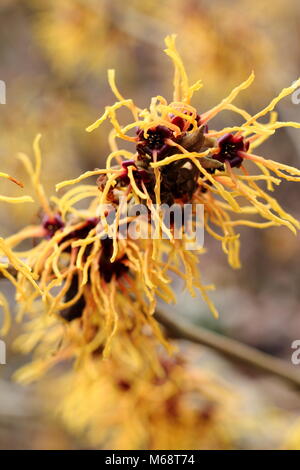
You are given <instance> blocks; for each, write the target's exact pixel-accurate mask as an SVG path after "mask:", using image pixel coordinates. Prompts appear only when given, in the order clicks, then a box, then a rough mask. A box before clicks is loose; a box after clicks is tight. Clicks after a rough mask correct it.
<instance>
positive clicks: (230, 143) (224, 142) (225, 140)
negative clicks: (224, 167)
mask: <svg viewBox="0 0 300 470" xmlns="http://www.w3.org/2000/svg"><path fill="white" fill-rule="evenodd" d="M218 146H219V153H218V154H216V155H214V159H215V160H218V161H219V162H222V163H225V162H226V161H228V162H229V163H230V166H231V168H234V167H237V168H239V167H240V166H241V164H242V162H243V157H242V156H241V155H240V152H247V150H248V149H249V142H247V141H246V140H245V138H244V137H243V136H234V135H233V134H225V135H223V136H222V137H221V138H220V139H219V140H218Z"/></svg>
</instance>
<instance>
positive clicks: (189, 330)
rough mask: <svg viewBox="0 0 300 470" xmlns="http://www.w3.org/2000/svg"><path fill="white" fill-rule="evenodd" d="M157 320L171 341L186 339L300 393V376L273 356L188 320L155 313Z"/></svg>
mask: <svg viewBox="0 0 300 470" xmlns="http://www.w3.org/2000/svg"><path fill="white" fill-rule="evenodd" d="M155 317H156V319H157V320H158V321H159V323H160V324H161V325H163V326H164V327H165V329H166V331H167V333H168V334H169V335H170V336H172V337H175V338H181V339H186V340H189V341H192V342H193V343H198V344H202V345H204V346H207V347H209V348H212V349H214V350H215V351H217V352H219V353H221V354H223V355H225V356H227V357H228V358H229V359H231V360H234V361H237V362H240V363H244V364H247V365H249V366H252V367H255V368H256V369H260V370H261V371H263V372H266V373H270V374H272V375H275V376H277V377H279V378H280V379H283V380H286V381H287V382H289V383H290V384H291V385H293V386H294V387H296V388H299V389H300V373H299V372H298V371H296V370H295V368H294V367H293V366H292V365H291V364H289V363H288V362H286V361H284V360H282V359H279V358H275V357H273V356H270V355H269V354H266V353H264V352H262V351H259V350H258V349H256V348H253V347H251V346H248V345H245V344H242V343H240V342H239V341H237V340H234V339H231V338H227V337H225V336H222V335H220V334H218V333H215V332H212V331H209V330H207V329H206V328H203V327H200V326H196V325H192V324H190V323H189V322H187V321H186V320H182V319H181V318H178V316H177V315H174V314H170V313H167V312H166V311H163V310H156V314H155Z"/></svg>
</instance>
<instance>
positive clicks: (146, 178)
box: [118, 160, 151, 186]
mask: <svg viewBox="0 0 300 470" xmlns="http://www.w3.org/2000/svg"><path fill="white" fill-rule="evenodd" d="M130 166H134V168H135V170H134V180H135V181H136V183H137V184H138V186H140V185H141V183H142V182H143V183H145V184H147V183H149V182H150V181H151V174H150V172H149V171H148V170H146V169H144V168H141V169H140V168H139V167H138V166H137V164H136V162H135V161H134V160H125V161H124V162H122V168H123V172H122V173H121V175H120V176H119V177H118V182H119V183H120V184H121V186H127V185H129V184H130V180H129V177H128V167H130Z"/></svg>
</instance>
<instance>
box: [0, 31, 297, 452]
mask: <svg viewBox="0 0 300 470" xmlns="http://www.w3.org/2000/svg"><path fill="white" fill-rule="evenodd" d="M166 46H167V49H166V50H165V52H166V54H167V55H168V56H169V57H170V58H171V59H172V61H173V64H174V69H175V73H174V96H173V101H172V102H171V103H168V102H167V100H166V99H165V98H164V97H162V96H156V97H154V98H152V100H151V103H150V106H149V109H140V108H139V107H138V106H137V105H136V104H135V103H134V102H133V100H132V99H125V98H124V97H123V96H122V95H121V93H120V92H119V90H118V89H117V87H116V84H115V76H114V71H112V70H110V71H109V75H108V77H109V83H110V86H111V88H112V91H113V92H114V94H115V95H116V97H117V100H118V101H117V102H116V103H115V104H113V105H111V106H107V107H106V109H105V112H104V114H103V115H102V116H101V117H100V118H99V119H98V120H97V121H96V122H95V123H94V124H93V125H91V126H90V127H89V128H88V131H93V130H94V129H96V128H97V127H98V126H99V125H100V124H102V123H103V122H104V121H105V120H107V119H109V120H110V122H111V124H112V130H111V132H110V134H109V143H110V145H111V153H110V155H109V156H108V158H107V163H106V168H105V169H96V170H93V171H88V172H86V173H84V174H82V175H80V176H79V177H78V178H76V179H73V180H68V181H64V182H61V183H59V184H58V185H57V190H60V189H62V188H64V187H67V186H72V185H75V186H74V187H72V188H71V189H69V190H68V191H66V192H65V193H64V194H63V195H62V196H60V197H58V196H54V197H52V198H51V200H50V201H48V199H47V197H46V195H45V192H44V189H43V186H42V184H41V182H40V175H41V151H40V145H39V142H40V136H37V138H36V139H35V142H34V155H35V164H34V165H33V164H32V162H31V160H30V159H29V158H28V157H27V156H26V155H24V154H20V155H19V158H20V160H21V161H22V162H23V164H24V166H25V168H26V169H27V171H28V173H29V175H30V176H31V179H32V184H33V186H34V188H35V191H36V194H37V197H38V200H39V203H40V205H41V207H42V211H43V216H42V220H41V223H40V224H39V225H36V226H28V227H25V228H24V229H23V230H21V231H20V232H19V233H16V234H14V235H12V236H11V237H8V238H7V239H6V240H5V242H4V241H2V240H1V244H0V250H1V252H2V253H3V256H6V257H7V260H8V261H9V262H10V263H11V264H12V265H13V267H14V268H15V270H16V271H17V276H16V279H15V278H14V277H13V276H12V275H11V274H10V273H9V272H8V271H7V269H6V268H5V267H1V266H0V269H1V272H3V274H4V275H5V276H6V277H8V278H9V279H10V280H11V282H12V283H13V284H14V285H15V287H16V292H17V294H16V299H17V301H18V308H19V311H18V319H19V320H22V319H23V318H24V315H26V318H28V321H27V323H26V324H25V329H26V332H25V333H24V334H23V335H21V336H20V337H19V339H18V340H17V343H16V344H17V346H18V348H19V349H21V350H22V351H23V352H25V353H28V352H31V351H35V353H34V354H35V356H34V360H33V362H32V363H31V364H30V365H28V366H25V367H24V368H23V369H21V370H20V371H19V372H18V373H17V379H18V380H19V381H21V382H24V383H27V382H30V381H32V380H36V379H38V378H39V377H40V376H42V375H43V374H44V373H45V372H47V371H48V370H49V369H51V368H52V367H53V366H55V365H56V364H59V363H61V362H63V361H66V360H72V361H73V363H74V371H72V372H70V374H68V375H67V376H66V377H63V379H62V381H63V383H64V387H63V389H64V390H67V389H71V390H72V392H70V393H68V392H66V391H65V392H63V393H64V394H65V395H64V397H63V414H64V416H65V419H66V421H67V422H69V423H71V424H72V425H73V427H74V428H76V429H83V428H85V427H86V426H88V427H89V428H90V437H91V440H92V442H93V443H97V444H98V443H99V442H101V445H103V443H104V445H105V442H106V439H108V438H107V434H106V433H107V430H106V429H105V428H106V426H109V425H110V424H112V425H114V426H115V428H116V429H118V431H117V432H116V435H115V436H114V438H113V439H112V440H111V441H110V442H112V444H110V445H112V446H116V447H118V448H123V447H125V446H127V445H129V446H132V447H133V448H135V447H139V448H141V447H144V446H148V447H149V448H159V447H164V446H168V447H171V448H173V447H174V448H178V443H179V442H181V444H180V445H184V446H186V447H192V448H193V447H198V446H199V440H200V441H201V432H202V430H203V429H204V428H205V423H204V422H205V421H206V419H208V421H209V423H213V422H214V418H212V419H210V418H211V416H214V413H212V415H211V414H210V412H209V413H208V412H207V409H206V408H205V407H204V410H203V409H202V411H201V407H200V409H199V410H198V408H197V407H196V408H197V409H196V410H194V409H189V405H188V403H189V399H188V398H187V396H188V395H189V394H190V393H194V391H195V393H196V395H197V400H199V397H202V399H203V397H205V395H206V393H208V394H209V393H210V392H209V389H210V387H209V386H208V387H207V386H204V387H203V388H202V385H201V384H202V378H201V377H200V379H199V381H198V378H195V377H194V375H193V373H191V372H190V371H189V370H188V369H186V367H185V365H184V364H182V363H181V361H179V362H177V359H176V358H173V359H170V358H168V357H167V356H166V352H165V351H164V352H161V351H160V347H161V346H158V345H161V344H163V345H164V346H165V348H166V349H167V350H168V352H169V353H170V352H172V350H173V349H174V347H173V344H172V343H170V342H169V341H167V340H166V339H165V337H164V334H163V333H162V332H161V329H160V327H159V324H158V323H157V321H156V320H155V309H156V301H157V298H158V297H159V298H161V299H162V300H164V301H166V302H172V301H175V300H176V299H175V296H174V292H173V290H172V286H171V284H172V276H174V274H175V275H176V276H179V277H181V278H182V279H183V280H184V282H185V284H186V287H187V288H188V290H189V292H190V293H191V295H195V292H196V290H197V289H198V290H199V291H200V292H201V294H202V296H203V298H204V299H205V301H206V302H207V303H208V305H209V307H210V309H211V311H212V312H213V313H214V314H215V315H216V316H217V310H216V308H215V307H214V305H213V303H212V302H211V301H210V299H209V298H208V295H207V291H209V290H210V289H212V288H213V286H204V285H203V284H202V282H201V277H200V272H199V269H198V263H199V258H198V255H199V254H200V255H201V253H203V252H204V250H203V248H202V247H201V246H200V247H198V249H196V250H194V251H189V250H188V249H187V247H186V244H187V239H188V234H187V232H186V228H185V227H182V232H183V233H182V237H181V238H177V237H176V236H175V227H174V225H172V224H171V225H170V226H167V225H166V224H165V220H164V217H163V214H162V212H161V210H160V206H161V204H167V205H168V206H172V205H173V204H177V205H179V206H180V207H184V205H185V204H187V203H188V204H191V206H192V208H193V213H194V214H196V208H197V206H198V205H199V204H202V205H203V206H204V228H205V230H206V231H207V232H208V233H209V234H210V235H212V236H213V237H214V238H215V239H217V240H218V241H220V242H221V244H222V248H223V251H224V252H225V254H226V255H227V256H228V261H229V263H230V265H231V266H232V267H233V268H238V267H239V266H240V261H239V244H240V243H239V234H238V233H237V232H236V230H235V228H236V226H239V225H249V226H253V227H257V228H265V227H270V226H277V225H283V226H286V227H287V228H289V229H290V230H292V231H293V232H294V233H295V232H296V229H298V228H299V222H298V221H297V220H295V219H294V218H293V217H292V216H291V215H289V214H288V213H287V212H286V211H285V210H284V209H283V208H282V207H281V206H280V205H279V204H278V202H277V201H276V199H275V198H274V197H272V196H271V195H270V192H271V191H273V188H274V185H278V184H279V183H280V181H281V180H282V179H285V180H287V181H298V180H299V177H300V170H297V169H295V168H292V167H290V166H287V165H284V164H281V163H277V162H275V161H273V160H270V159H266V158H263V157H261V156H258V155H256V153H254V152H255V149H256V148H257V147H258V146H259V145H260V144H261V143H262V142H264V141H265V140H266V139H267V138H268V137H270V136H271V135H272V134H274V132H275V131H276V130H277V129H279V128H281V127H285V126H291V127H300V124H298V123H295V122H280V121H277V114H276V112H275V111H274V108H275V106H276V104H277V103H278V102H279V101H280V100H281V99H282V98H284V97H285V96H287V95H289V94H290V93H292V92H293V91H294V90H295V89H296V88H297V87H299V86H300V79H299V80H298V81H296V82H295V83H294V84H293V85H292V86H290V87H288V88H286V89H284V90H283V91H282V92H281V93H280V94H279V95H278V96H277V97H276V98H274V99H273V100H272V101H271V103H269V104H268V105H267V106H266V107H265V108H263V109H262V110H261V111H260V112H258V113H256V114H254V115H250V114H249V113H248V112H247V111H245V110H243V109H241V108H239V107H238V106H236V105H234V104H233V101H234V99H235V98H236V97H237V95H238V94H239V93H240V92H241V91H242V90H244V89H246V88H247V87H248V86H249V85H250V84H251V83H252V81H253V79H254V74H253V73H252V74H251V75H250V77H249V78H248V79H247V80H246V81H245V82H243V83H242V84H241V85H239V86H237V87H236V88H235V89H234V90H233V91H232V92H231V93H230V94H229V95H228V96H227V97H226V98H225V99H223V100H222V102H221V103H219V104H217V105H216V106H215V107H213V108H212V109H210V110H208V111H206V112H203V113H202V114H199V113H198V112H197V110H196V109H195V108H194V107H193V106H192V105H191V104H190V102H191V98H192V96H193V93H194V92H195V91H197V90H199V89H200V88H201V86H202V84H201V82H200V81H198V82H196V83H195V84H193V85H190V84H189V82H188V77H187V74H186V71H185V68H184V66H183V63H182V60H181V58H180V56H179V54H178V52H177V50H176V47H175V37H174V36H170V37H167V39H166ZM123 107H126V108H128V110H129V112H130V113H131V115H132V116H133V120H132V122H130V123H129V124H127V125H122V124H121V123H120V122H119V120H118V116H117V112H118V110H119V109H120V108H123ZM224 110H227V111H232V112H233V113H235V114H237V115H238V116H239V118H242V119H243V122H242V124H239V125H236V126H230V127H225V128H224V129H222V130H216V129H213V128H212V127H211V121H212V119H213V118H214V117H215V116H217V115H218V114H219V113H220V112H222V111H224ZM267 114H270V119H269V122H268V123H262V122H261V121H260V118H262V117H264V116H266V115H267ZM117 139H121V140H124V141H126V142H127V143H129V144H131V145H132V146H133V150H132V151H129V150H125V149H120V148H119V147H118V141H117ZM248 164H249V168H248V167H247V165H248ZM251 166H254V167H255V170H256V171H255V173H254V174H253V173H252V172H251ZM93 176H98V180H97V185H95V184H90V185H89V184H83V183H82V181H84V180H85V179H87V178H89V177H93ZM260 183H265V184H266V186H267V190H264V189H262V188H261V186H260ZM124 200H125V201H126V204H128V205H129V206H132V205H133V204H140V205H142V206H143V207H144V208H145V209H146V211H147V215H149V216H150V215H151V216H152V217H153V219H154V220H155V221H156V222H157V226H158V235H159V236H157V237H154V238H151V237H145V238H138V239H135V238H134V237H130V236H129V237H127V238H122V237H121V236H120V229H121V228H122V226H125V225H128V224H129V223H130V222H132V221H133V220H135V219H136V217H137V215H132V216H131V215H130V214H129V215H126V217H123V215H122V204H123V203H122V202H120V201H124ZM111 212H114V214H115V218H114V221H113V224H110V221H109V219H110V216H111ZM143 223H144V225H146V226H147V227H148V226H149V224H150V222H149V219H148V217H146V219H145V220H144V222H143ZM197 223H199V221H197V220H196V219H194V220H193V224H194V225H195V224H197ZM148 228H149V227H148ZM30 239H34V240H35V244H34V246H33V247H30V248H28V247H26V242H28V240H30ZM21 243H22V246H23V244H24V248H22V249H20V248H19V249H18V250H17V248H18V246H19V245H20V244H21ZM0 300H1V299H0ZM1 302H2V304H3V306H4V308H5V311H6V318H7V319H6V321H5V330H7V325H8V324H9V319H8V318H9V317H8V308H7V304H6V303H5V302H4V300H3V301H2V300H1ZM103 358H104V359H106V360H105V361H103ZM190 383H192V386H190ZM206 385H207V384H206ZM129 391H130V393H129ZM220 395H221V394H217V397H218V400H219V398H220ZM218 400H217V401H218ZM118 401H120V404H119V406H120V408H119V409H120V413H118V412H116V413H115V414H113V412H112V410H113V408H114V407H115V403H116V402H118ZM136 406H137V407H138V412H137V415H136V418H135V421H134V425H132V430H131V432H132V433H133V434H134V435H140V436H142V437H140V440H139V442H136V441H135V440H134V438H132V439H130V438H128V439H127V438H126V434H127V432H129V431H128V430H127V428H126V427H123V428H121V421H122V419H124V417H125V418H126V417H128V416H130V415H131V411H132V409H134V408H135V407H136ZM75 407H76V408H77V407H78V408H79V409H80V413H78V417H77V419H76V420H75V419H74V413H73V410H74V408H75ZM205 410H206V411H205ZM207 413H208V414H209V418H207ZM174 416H175V417H174ZM175 418H176V419H175ZM173 419H175V422H180V423H181V426H180V427H178V431H176V432H174V429H177V427H176V425H175V426H174V427H173V424H172V422H173V421H172V420H173ZM176 420H177V421H176ZM199 427H200V428H201V430H200V434H198V433H197V432H196V430H197V429H198V428H199ZM102 428H103V429H102ZM212 428H213V425H212ZM141 429H143V432H142V431H141ZM157 429H159V434H157ZM172 429H173V431H172ZM145 430H146V431H145ZM145 433H146V434H145ZM173 438H174V442H173ZM194 439H196V441H197V442H196V441H195V440H194ZM206 439H207V435H206V434H205V436H204V444H203V445H204V447H205V446H206V445H208V444H207V441H206ZM128 442H129V444H128Z"/></svg>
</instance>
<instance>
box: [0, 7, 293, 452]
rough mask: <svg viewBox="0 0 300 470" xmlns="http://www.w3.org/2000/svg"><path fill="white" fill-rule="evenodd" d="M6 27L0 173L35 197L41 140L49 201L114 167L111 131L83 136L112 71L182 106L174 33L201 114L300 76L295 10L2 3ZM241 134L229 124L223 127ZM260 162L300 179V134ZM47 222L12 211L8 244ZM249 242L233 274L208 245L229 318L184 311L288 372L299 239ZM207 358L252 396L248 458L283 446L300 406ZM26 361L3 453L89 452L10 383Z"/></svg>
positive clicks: (254, 237) (14, 359) (284, 189)
mask: <svg viewBox="0 0 300 470" xmlns="http://www.w3.org/2000/svg"><path fill="white" fill-rule="evenodd" d="M0 25H1V26H0V79H1V80H4V81H5V83H6V86H7V97H6V100H7V104H6V105H0V159H1V171H5V172H8V173H10V174H13V175H14V176H16V177H17V178H18V179H21V180H22V181H23V182H24V183H25V188H26V191H25V192H26V194H31V188H30V183H29V181H28V178H27V176H26V175H25V174H24V170H23V168H22V166H21V165H20V163H19V162H18V160H17V159H16V154H17V152H20V151H22V152H26V153H28V154H31V146H32V141H33V139H34V137H35V135H36V134H37V133H38V132H40V133H42V134H43V140H42V151H43V174H44V180H43V182H44V184H45V187H46V189H47V191H48V194H49V195H50V194H52V193H54V185H55V183H57V182H58V181H62V180H63V179H66V178H67V179H69V178H72V177H75V176H77V175H78V174H79V173H81V172H82V171H85V170H89V169H93V168H95V167H101V166H102V165H103V163H104V161H105V158H106V155H107V153H108V144H107V138H106V135H107V130H108V128H109V124H107V125H106V124H105V125H103V126H102V127H100V129H99V130H97V131H95V132H93V133H91V134H88V133H86V132H85V128H86V126H87V125H89V124H90V123H92V122H94V120H95V119H96V118H97V117H98V116H99V115H100V114H102V110H103V107H104V106H105V105H107V104H111V103H112V102H113V101H114V97H113V95H112V93H111V91H110V89H109V86H108V84H107V69H108V68H114V69H116V77H117V84H118V86H119V88H120V90H121V92H122V93H123V95H124V96H125V97H132V98H133V99H134V100H135V102H136V103H137V104H138V105H139V106H140V107H146V106H147V105H148V103H149V101H150V98H151V97H152V96H154V95H157V94H159V95H163V96H165V97H166V98H167V99H170V98H171V96H172V73H173V71H172V66H171V63H170V61H169V59H168V58H167V57H166V56H165V54H164V53H163V48H164V42H163V40H164V37H165V36H166V35H167V34H170V33H176V34H177V35H178V39H177V45H178V49H179V51H180V53H181V55H182V57H183V59H184V62H185V65H186V69H187V72H188V74H189V77H190V80H191V81H192V82H193V81H195V80H196V79H199V78H201V79H202V80H203V82H204V88H203V89H202V90H200V92H198V94H196V96H195V98H194V101H193V105H194V106H195V107H197V108H198V110H199V111H200V112H203V111H205V110H206V109H208V108H209V107H211V106H213V105H215V104H216V103H217V102H219V101H220V100H221V99H222V98H223V97H224V96H226V95H227V94H228V93H229V92H230V90H231V89H232V87H234V86H236V85H237V84H239V83H240V82H241V81H243V80H244V79H245V78H247V76H248V75H249V74H250V72H251V70H254V71H255V74H256V81H255V83H254V85H252V87H251V88H250V89H248V90H247V91H246V92H243V94H241V95H240V97H239V99H238V100H237V103H238V104H239V105H241V106H243V107H245V108H246V109H247V110H248V111H249V112H250V113H253V112H256V111H258V110H259V109H260V108H262V107H264V106H265V105H266V104H267V103H268V101H269V100H270V99H272V97H273V96H274V95H275V94H278V93H279V91H280V90H281V89H282V88H283V87H285V86H289V85H290V84H291V83H292V82H293V81H294V80H296V79H297V78H298V76H299V75H300V49H299V42H300V3H299V1H297V0H273V1H272V3H271V4H270V2H269V1H267V0H210V2H207V1H202V0H186V1H184V2H182V1H179V0H160V1H157V0H143V1H138V0H127V1H126V2H124V1H122V0H109V1H106V0H64V1H59V0H44V1H42V2H41V1H38V0H1V2H0ZM277 110H278V112H279V120H281V121H284V120H288V121H290V120H295V121H297V120H299V118H300V104H299V105H296V104H293V103H292V101H291V98H290V97H289V98H286V99H285V100H284V101H283V102H282V103H281V104H280V105H279V106H278V108H277ZM125 118H126V117H125ZM124 122H125V121H124ZM233 123H234V121H233V117H232V116H231V115H230V114H229V113H228V114H227V113H223V114H221V115H220V116H219V117H218V119H216V120H215V122H214V127H215V128H218V127H220V126H224V125H226V126H228V125H231V124H233ZM258 153H260V154H261V155H264V156H266V157H269V158H272V159H273V160H278V161H280V162H283V163H287V164H289V165H292V166H298V167H299V166H300V133H299V131H298V132H297V131H296V130H293V129H292V130H290V129H282V130H280V131H278V133H277V134H276V136H274V137H273V138H272V139H270V140H269V141H268V142H266V143H265V144H264V145H263V146H262V147H261V148H260V150H259V152H258ZM1 184H2V185H3V188H4V189H3V193H4V194H7V195H16V191H17V192H18V188H16V187H14V186H13V185H11V184H9V183H7V184H6V183H1ZM19 191H20V195H21V190H19ZM18 194H19V193H18ZM299 195H300V193H299V187H298V188H297V186H296V184H295V183H284V182H282V184H281V185H280V187H279V188H277V189H276V191H275V196H276V197H277V198H278V200H279V201H280V203H281V204H282V205H283V207H284V208H285V209H287V210H288V211H290V212H291V213H292V214H293V215H294V216H295V217H296V218H300V208H299ZM38 214H39V208H38V206H34V205H30V204H28V205H20V206H13V207H11V206H10V207H9V208H8V207H7V206H6V205H5V204H1V206H0V216H1V220H2V223H1V235H2V236H6V235H8V234H9V233H12V232H13V231H15V230H17V229H19V228H21V227H22V226H24V225H25V224H27V223H28V221H29V222H30V223H35V222H37V221H38V220H39V219H38V217H39V215H38ZM241 242H242V249H241V258H242V269H241V270H239V271H233V270H232V269H231V268H230V267H229V266H228V265H227V260H226V258H225V256H224V255H223V253H222V252H221V248H220V246H219V245H218V243H216V242H215V241H214V240H211V239H210V238H209V236H207V238H206V241H205V246H206V248H207V252H208V253H207V254H206V255H204V256H203V257H202V259H201V265H202V268H201V269H202V272H203V276H204V279H205V280H207V281H209V282H213V283H214V284H215V285H216V287H217V289H216V291H215V293H214V294H212V298H213V299H214V301H215V303H216V305H217V307H218V310H219V311H220V314H221V315H220V319H219V320H215V319H213V318H212V317H211V315H210V313H209V312H208V309H207V307H206V305H205V304H204V303H203V302H202V300H201V299H200V298H197V299H191V298H190V297H189V294H188V293H185V292H183V291H182V290H181V289H180V286H178V304H177V305H176V311H178V313H180V314H183V312H184V314H186V315H187V316H189V318H190V320H191V321H193V322H195V323H198V324H201V325H204V326H206V327H208V328H210V329H212V330H215V331H218V332H221V333H223V334H224V335H228V336H230V337H233V338H236V339H238V340H240V341H242V342H244V343H247V344H250V345H252V346H255V347H257V348H259V349H261V350H263V351H266V352H268V353H270V354H272V355H274V356H278V357H281V358H284V359H286V360H287V361H290V357H291V343H292V341H293V340H294V339H300V315H299V313H300V289H299V283H300V267H299V266H300V263H299V255H300V245H299V237H295V236H294V235H292V234H291V233H290V232H288V231H287V230H285V229H284V228H271V229H267V230H264V231H260V230H254V229H251V228H247V227H245V228H241ZM2 284H3V285H2V288H3V289H4V290H5V291H6V292H10V288H9V286H7V285H6V284H5V282H4V283H2ZM11 298H12V293H11ZM12 302H13V300H12ZM172 308H173V307H172ZM15 334H16V331H12V333H11V337H14V336H15ZM194 348H195V349H197V348H196V347H195V346H194ZM196 352H197V353H198V354H199V357H200V356H201V363H202V366H203V367H206V368H207V369H209V370H210V369H212V370H214V372H215V373H217V374H218V375H220V376H221V377H222V378H223V379H224V380H225V381H226V380H229V381H230V382H232V383H234V384H235V386H236V388H237V389H238V390H240V392H241V395H242V396H243V397H244V400H245V410H246V409H247V413H248V414H249V415H250V416H251V417H252V418H253V420H250V421H251V423H249V432H248V433H247V432H245V435H243V436H241V437H240V440H239V444H238V445H239V446H240V448H264V447H269V448H275V447H276V448H277V447H280V446H281V445H282V444H283V442H284V441H285V438H286V433H287V430H288V429H290V428H292V426H293V425H294V423H296V422H297V418H298V416H299V415H300V400H299V395H298V394H297V393H296V392H294V391H293V390H291V389H290V388H289V387H288V386H287V385H286V384H284V383H281V382H279V381H278V380H275V379H273V378H271V377H267V376H262V375H258V374H255V373H254V372H253V370H247V369H246V368H243V369H242V368H241V367H237V366H234V365H232V364H231V363H230V362H228V361H226V360H225V359H224V358H221V357H220V356H218V355H217V354H214V353H212V352H211V351H206V350H203V348H201V350H200V351H198V350H197V351H196ZM199 360H200V359H199ZM22 361H23V358H20V357H18V356H16V355H15V354H14V353H13V351H11V350H10V349H9V351H8V365H7V366H6V367H4V366H0V397H1V400H0V449H5V448H34V449H39V448H42V449H43V448H80V447H81V448H82V446H83V445H84V444H83V443H82V442H77V440H75V439H74V437H71V436H69V435H68V434H66V432H65V431H64V430H63V429H62V427H61V426H60V424H59V422H58V420H56V419H55V418H53V417H52V418H49V417H48V415H47V414H46V413H44V403H43V402H44V400H43V397H42V396H41V395H40V394H39V395H38V396H36V395H35V392H34V390H31V389H29V388H27V389H26V390H24V389H22V388H21V387H19V386H17V385H15V384H13V383H12V382H11V379H10V376H11V373H12V372H13V371H14V370H15V369H16V368H17V367H18V366H19V365H20V364H21V363H22ZM258 417H260V418H259V419H260V420H261V417H262V420H263V425H262V424H261V426H260V425H259V422H258V421H259V420H258ZM260 422H261V421H260ZM262 427H264V429H262Z"/></svg>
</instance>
